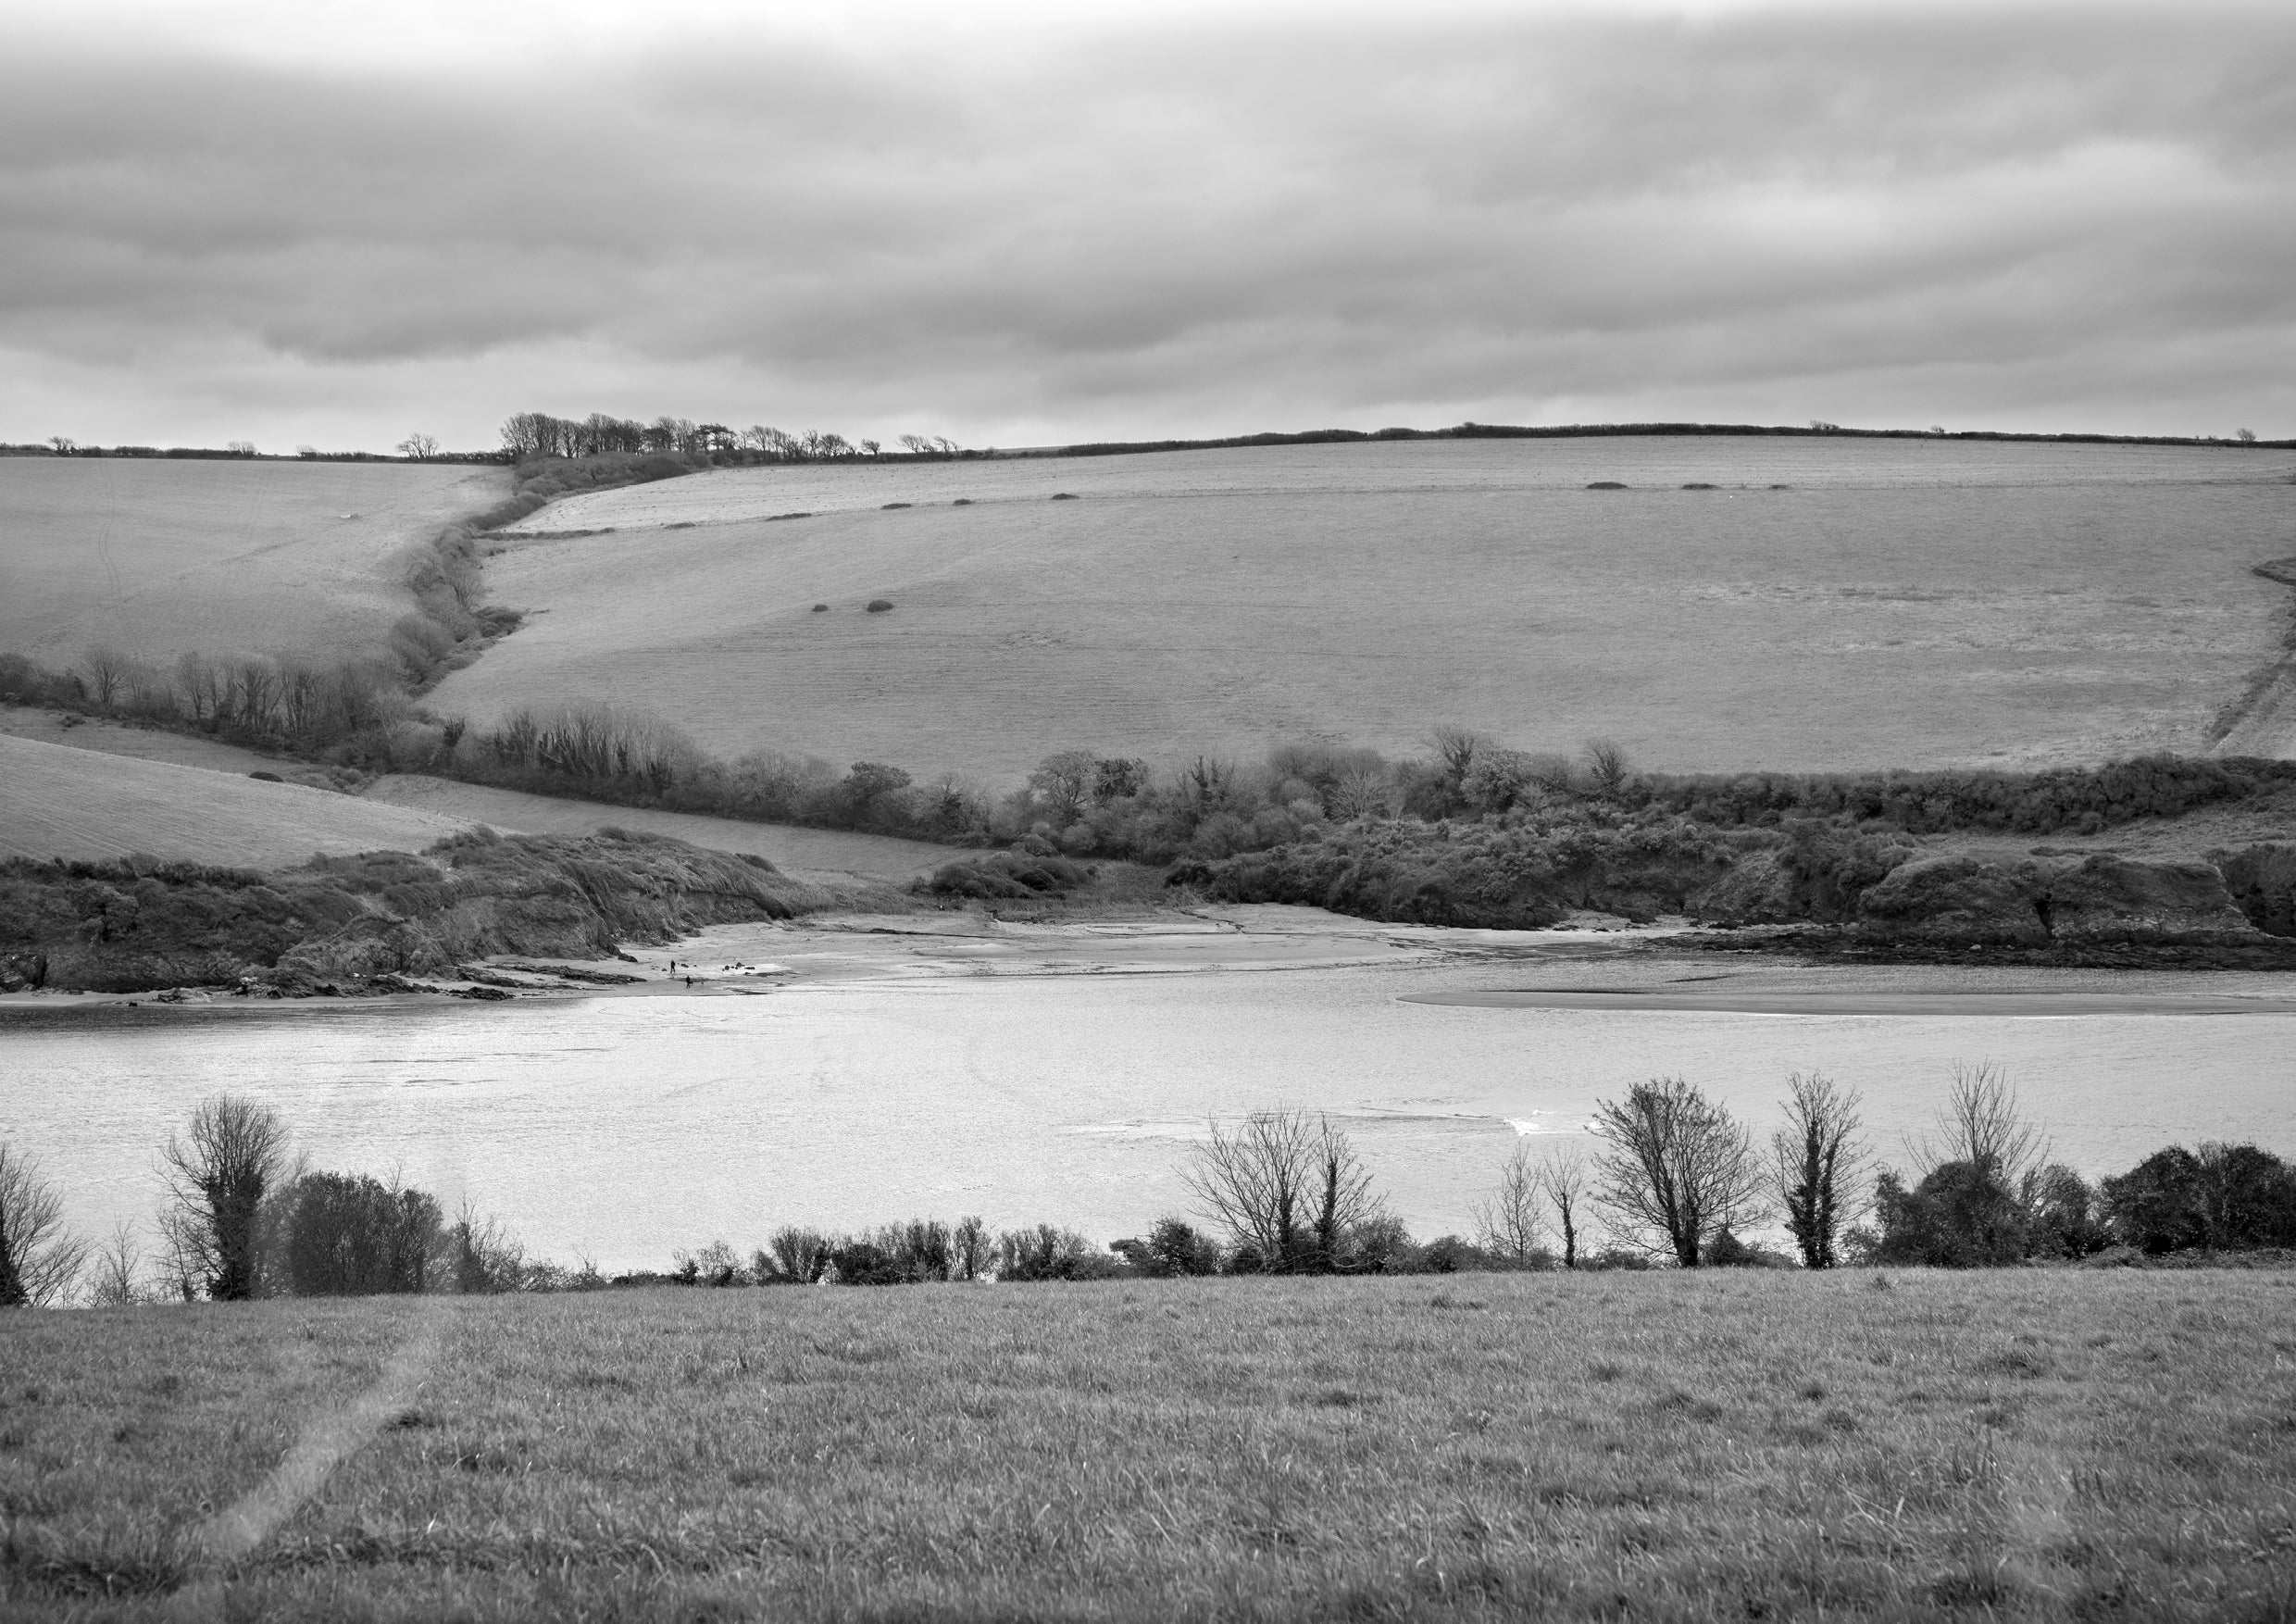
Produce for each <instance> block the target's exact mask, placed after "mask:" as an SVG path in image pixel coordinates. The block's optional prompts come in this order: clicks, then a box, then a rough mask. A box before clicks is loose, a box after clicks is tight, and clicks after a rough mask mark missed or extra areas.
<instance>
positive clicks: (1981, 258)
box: [0, 7, 2296, 438]
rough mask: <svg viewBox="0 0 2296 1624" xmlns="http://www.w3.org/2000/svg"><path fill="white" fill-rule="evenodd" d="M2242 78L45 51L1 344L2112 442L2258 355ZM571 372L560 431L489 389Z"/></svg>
mask: <svg viewBox="0 0 2296 1624" xmlns="http://www.w3.org/2000/svg"><path fill="white" fill-rule="evenodd" d="M2196 17H2197V19H2198V20H2197V21H2196V20H2195V19H2196ZM2292 67H2296V19H2291V18H2290V17H2289V16H2287V15H2284V14H2282V13H2279V12H2274V11H2266V10H2263V9H2253V10H2225V11H2221V12H2217V13H2213V14H2212V13H2195V12H2194V11H2192V10H2191V9H2190V8H2177V9H2175V10H2171V9H2168V8H2166V7H2163V8H2159V9H2154V10H2142V11H2140V10H2129V11H2117V12H2116V11H2111V10H2103V11H2088V12H2082V13H2078V14H2075V13H2071V12H2067V11H2065V10H2064V9H2062V8H2058V7H2048V8H2043V9H2037V10H2034V11H2030V12H2022V11H2016V10H2006V11H2001V12H1994V13H1982V12H1978V11H1952V10H1948V11H1942V12H1930V11H1924V12H1914V11H1910V10H1909V11H1905V12H1901V13H1891V14H1866V15H1863V16H1845V15H1842V14H1837V13H1833V12H1828V11H1820V10H1815V9H1800V8H1797V9H1794V10H1791V11H1786V12H1778V13H1762V12H1754V13H1751V14H1725V15H1723V16H1721V17H1720V18H1718V19H1713V20H1709V21H1704V22H1700V23H1690V22H1684V21H1679V20H1668V19H1655V18H1648V17H1641V18H1628V19H1619V20H1615V21H1609V20H1600V19H1589V18H1586V17H1577V18H1566V19H1560V20H1554V19H1550V20H1546V21H1542V22H1532V23H1517V22H1509V21H1503V20H1492V19H1473V18H1454V19H1449V20H1443V19H1440V18H1438V19H1432V20H1422V19H1412V20H1411V21H1410V22H1409V23H1406V22H1404V21H1403V20H1400V19H1387V20H1357V21H1355V22H1354V23H1351V24H1349V25H1347V26H1344V27H1335V28H1332V29H1329V30H1327V31H1323V32H1322V33H1320V34H1311V33H1305V32H1304V31H1301V30H1300V29H1298V28H1296V27H1282V28H1279V27H1277V26H1275V25H1274V24H1273V23H1271V22H1270V21H1268V20H1267V19H1257V20H1254V19H1252V18H1251V17H1249V16H1248V15H1247V16H1246V17H1244V18H1243V19H1242V20H1237V21H1229V22H1220V23H1209V22H1204V21H1202V20H1197V21H1194V22H1192V23H1190V24H1188V25H1186V26H1185V27H1181V26H1159V25H1154V24H1143V23H1138V22H1134V23H1129V24H1126V25H1123V26H1121V27H1109V28H1104V29H1094V28H1091V27H1086V26H1081V25H1079V26H1077V27H1074V28H1070V29H1067V30H1065V31H1064V30H1062V29H1059V28H1053V29H1051V30H1050V31H1048V33H1047V34H1046V35H1045V36H1044V37H1042V38H1039V39H1036V40H1033V41H1031V42H1030V43H1029V44H1028V46H1027V47H1026V48H1025V49H1024V48H1016V47H1015V46H1014V45H1013V44H1012V42H1011V41H1010V40H1009V38H1005V37H1003V36H1000V37H999V38H998V39H997V40H994V41H992V42H990V43H989V44H985V45H983V44H974V43H972V42H971V41H970V40H969V38H968V36H967V34H966V33H965V32H964V31H962V30H961V29H955V28H950V29H948V30H946V31H943V32H941V33H937V34H933V35H931V36H930V37H925V38H920V39H917V40H914V41H909V42H906V43H902V44H895V45H892V46H889V47H887V48H885V49H882V50H880V51H877V52H874V53H864V52H861V51H859V50H857V49H855V47H853V46H851V45H849V44H846V45H832V44H822V43H820V42H818V41H805V40H799V39H777V38H765V37H743V38H738V39H733V40H730V41H728V42H726V43H724V44H722V45H720V46H716V47H713V48H712V49H710V50H707V51H695V50H693V49H692V48H690V47H687V48H680V49H679V50H676V51H674V52H673V51H657V52H649V51H646V50H636V51H633V52H631V53H629V54H627V55H626V56H619V57H617V58H616V59H614V60H612V61H611V62H610V63H609V64H608V65H606V66H603V67H602V66H597V65H595V64H594V63H593V65H591V66H588V67H585V68H583V69H580V71H579V72H576V71H573V70H570V69H566V68H564V67H560V68H558V69H556V70H555V71H553V72H544V71H540V70H537V69H534V68H533V67H532V66H531V65H521V64H516V63H510V64H505V69H504V71H503V72H502V73H500V74H499V75H488V76H477V75H471V74H468V73H467V72H465V71H463V70H459V69H458V70H456V72H455V73H454V74H433V75H430V76H427V77H418V76H411V75H407V74H405V73H384V72H374V73H361V72H358V71H356V70H348V69H346V70H345V71H343V72H341V73H337V74H334V75H332V76H331V77H329V78H327V79H326V80H324V81H319V80H315V79H313V78H310V77H308V76H298V75H294V74H289V73H286V72H282V71H281V70H277V69H262V68H258V67H255V66H250V65H248V64H245V63H237V62H231V61H228V60H225V59H222V58H220V57H217V56H181V55H177V56H151V57H147V58H142V59H138V58H135V57H133V56H129V57H128V58H126V59H124V60H122V59H119V57H118V56H117V55H116V54H112V55H110V56H109V57H108V59H107V56H106V54H105V53H99V52H98V51H96V50H95V49H94V48H89V49H85V50H73V49H69V48H66V47H58V46H54V45H50V46H48V47H44V48H43V49H40V50H28V51H25V52H22V53H19V54H14V55H12V56H11V57H10V59H9V61H8V63H7V64H6V65H5V66H0V223H5V225H6V231H0V344H8V345H12V346H14V347H15V348H17V349H19V350H21V351H25V352H28V353H35V354H43V355H53V356H57V357H59V358H60V359H61V360H64V361H69V362H75V363H84V364H86V367H87V368H88V369H93V370H94V371H101V370H103V369H106V368H113V369H121V370H123V371H124V370H125V369H126V368H127V366H128V364H129V363H130V362H131V361H134V362H135V363H136V365H137V366H138V368H139V369H141V370H142V371H143V372H144V375H145V383H146V385H147V386H148V384H149V382H150V380H151V374H152V373H153V372H154V371H155V370H156V371H157V372H160V373H163V374H164V372H165V370H166V369H167V367H168V365H169V364H170V363H169V361H168V356H170V355H171V354H178V353H179V352H180V353H181V356H184V357H187V358H183V359H180V360H179V361H178V362H176V363H174V364H177V365H180V366H183V367H191V366H194V365H196V362H195V360H193V359H191V358H188V357H190V356H193V354H194V352H195V351H196V350H197V348H198V346H200V345H212V344H250V345H253V346H254V347H255V348H256V350H257V351H259V352H263V353H268V354H271V355H274V356H277V357H278V364H279V365H280V367H281V369H282V370H284V369H289V368H293V367H318V368H321V369H330V368H332V369H343V373H344V377H345V378H346V380H348V379H355V378H356V376H358V375H362V369H372V368H375V367H380V366H393V365H399V364H414V365H418V366H420V365H425V364H439V363H442V362H443V361H444V360H447V359H453V360H455V361H456V362H457V364H460V363H465V362H468V363H472V364H483V365H485V366H490V367H492V368H493V374H492V376H493V377H494V378H496V379H497V380H498V381H499V387H500V388H502V389H503V391H504V392H505V394H504V397H503V398H501V399H499V400H492V401H488V402H485V403H483V405H482V406H479V407H476V408H473V409H472V411H471V418H470V421H469V423H468V426H467V427H466V428H464V430H463V431H462V433H463V435H464V437H465V438H470V437H481V438H482V437H483V434H484V432H485V425H486V424H488V423H491V422H492V420H493V418H496V417H499V416H500V415H501V414H502V413H503V412H505V411H507V410H510V409H513V408H515V407H518V406H525V405H529V404H532V405H542V406H552V407H554V408H555V409H566V410H574V409H587V408H588V407H590V406H602V407H605V408H607V409H639V408H640V403H633V402H630V401H628V400H627V399H625V398H623V397H621V396H619V395H618V394H616V393H615V390H614V387H613V379H614V376H615V369H616V368H617V367H622V368H624V369H627V370H628V372H629V374H630V375H631V376H637V375H640V374H643V375H644V376H646V377H648V378H665V377H671V378H674V377H675V376H676V374H677V372H678V369H680V368H681V367H687V368H693V369H699V372H706V374H707V375H708V376H709V377H710V378H711V379H712V380H713V386H714V387H718V388H727V389H740V390H744V391H746V392H748V394H749V395H750V397H751V398H752V399H753V400H754V401H755V406H754V408H753V409H750V410H749V411H748V413H747V417H745V418H744V420H747V418H748V417H755V416H760V415H776V414H779V415H791V416H806V417H809V418H814V419H817V420H823V421H829V420H832V419H835V418H837V417H838V416H839V414H841V413H850V412H855V411H883V410H888V409H896V410H899V411H902V412H906V413H916V414H923V415H926V416H930V417H931V418H934V419H936V420H938V421H941V422H945V423H947V424H949V425H951V426H952V427H955V428H968V429H973V430H974V431H976V432H979V431H980V430H984V429H985V430H990V431H994V430H995V429H997V428H998V426H1000V425H1002V424H1005V423H1008V422H1013V421H1017V420H1022V419H1028V420H1035V421H1048V422H1065V423H1071V424H1073V431H1075V432H1078V433H1089V432H1095V431H1101V430H1102V429H1104V427H1119V428H1121V429H1123V430H1127V431H1139V430H1141V429H1143V428H1154V429H1158V430H1161V431H1173V432H1189V431H1220V430H1226V429H1230V428H1234V427H1239V426H1251V427H1259V426H1284V425H1289V424H1295V423H1302V422H1321V421H1327V420H1331V419H1332V418H1334V417H1335V416H1337V415H1339V414H1342V413H1345V412H1350V411H1353V410H1355V409H1358V408H1363V407H1368V406H1377V405H1380V404H1386V403H1396V402H1412V403H1424V404H1425V405H1426V406H1428V407H1429V409H1430V410H1432V411H1435V412H1436V413H1437V414H1438V415H1441V409H1442V408H1444V407H1446V406H1452V405H1454V404H1456V403H1474V404H1477V405H1485V404H1487V403H1494V402H1495V403H1500V404H1501V405H1502V406H1504V404H1505V403H1509V402H1514V403H1520V404H1521V405H1522V406H1525V407H1528V406H1531V405H1533V404H1535V403H1537V402H1539V401H1542V400H1548V399H1554V398H1558V397H1563V396H1569V397H1572V398H1575V399H1591V400H1595V401H1598V402H1599V401H1602V400H1605V399H1612V400H1621V401H1623V400H1649V399H1653V398H1664V397H1665V396H1666V392H1667V391H1668V390H1670V389H1672V390H1677V391H1680V392H1683V393H1684V394H1685V397H1686V398H1689V397H1695V398H1698V399H1702V400H1721V401H1727V400H1728V399H1729V398H1730V397H1731V395H1730V392H1731V390H1732V389H1733V388H1736V389H1738V390H1739V391H1740V392H1741V396H1742V397H1743V398H1745V399H1748V400H1756V399H1765V400H1766V399H1767V398H1769V397H1770V392H1771V391H1773V390H1774V389H1776V388H1778V387H1780V386H1783V385H1785V384H1788V383H1791V382H1793V381H1824V380H1826V379H1828V378H1832V379H1837V380H1839V381H1841V388H1842V389H1843V390H1844V391H1845V392H1849V393H1853V394H1856V396H1857V398H1860V399H1870V400H1872V401H1874V402H1876V403H1877V405H1879V404H1882V403H1890V404H1892V405H1893V404H1894V403H1895V402H1897V401H1900V400H1903V399H1905V398H1908V397H1918V395H1919V389H1918V387H1917V385H1918V384H1919V382H1920V381H1923V380H1928V381H1929V382H1930V383H1931V384H1933V385H1935V386H1938V387H1946V386H1950V387H1951V389H1952V390H1953V391H1954V392H1955V393H1954V394H1953V398H1951V399H1950V400H1945V401H1940V402H1939V403H1937V406H1936V408H1935V413H1934V415H1939V416H1948V415H1950V416H1953V417H1956V418H1968V417H1970V416H1972V415H1976V414H1981V413H1982V412H1984V411H1985V410H1987V409H1988V408H1989V407H1990V406H1993V405H1994V404H1996V403H2000V404H2002V405H2004V406H2022V405H2023V404H2025V403H2027V402H2028V400H2030V399H2031V398H2032V396H2033V391H2034V390H2035V389H2036V388H2041V389H2042V390H2043V393H2044V394H2049V393H2050V392H2054V394H2053V398H2054V399H2056V400H2057V401H2059V402H2061V403H2065V404H2072V403H2090V405H2091V406H2102V407H2103V408H2107V409H2109V410H2111V411H2113V412H2115V413H2118V414H2121V417H2122V418H2124V419H2125V418H2128V417H2130V416H2140V415H2141V414H2142V413H2143V412H2144V411H2145V410H2146V409H2147V401H2146V399H2145V398H2144V396H2142V395H2141V394H2139V393H2138V392H2139V391H2142V390H2151V391H2154V392H2156V393H2158V392H2161V391H2162V390H2163V387H2164V381H2165V382H2166V385H2167V387H2166V394H2168V395H2170V396H2173V397H2174V398H2176V399H2177V400H2180V401H2181V400H2185V399H2187V398H2190V399H2194V400H2202V399H2215V398H2217V397H2218V396H2222V397H2223V398H2225V399H2226V401H2227V404H2233V403H2235V402H2236V401H2238V400H2241V399H2246V398H2250V397H2254V398H2259V399H2261V398H2263V396H2261V395H2258V394H2256V392H2257V391H2258V390H2260V389H2264V388H2265V385H2266V382H2268V381H2269V380H2270V379H2271V378H2272V377H2273V376H2274V372H2273V369H2274V368H2276V367H2277V369H2278V373H2279V375H2281V376H2285V375H2286V374H2287V372H2288V365H2287V363H2288V362H2289V361H2290V360H2291V359H2296V339H2292V338H2291V335H2290V323H2291V319H2292V317H2296V311H2291V294H2290V281H2289V279H2288V278H2287V276H2286V274H2285V268H2286V267H2287V266H2288V265H2289V264H2290V263H2291V262H2296V254H2292V252H2291V251H2296V226H2292V225H2291V224H2290V222H2291V221H2296V181H2291V180H2290V176H2291V174H2292V173H2296V170H2291V168H2290V161H2289V160H2290V158H2291V157H2296V152H2292V151H2291V147H2296V99H2292V97H2296V93H2291V91H2290V88H2289V86H2290V83H2291V75H2290V69H2291V68H2292ZM2240 334H2245V335H2246V337H2247V341H2248V342H2247V343H2246V345H2245V348H2243V346H2242V344H2240V343H2238V342H2234V338H2233V335H2240ZM2148 346H2149V347H2148ZM577 350H579V351H580V352H581V353H582V354H584V355H591V356H595V357H596V359H595V360H594V362H593V363H591V364H590V373H589V374H588V375H589V376H591V377H593V378H594V380H595V381H594V383H593V384H592V385H591V387H593V389H594V393H593V394H591V395H590V396H588V397H587V398H583V399H579V400H577V399H568V400H540V399H536V398H535V397H534V396H533V395H532V394H529V393H526V392H525V390H524V389H523V388H522V386H521V379H522V378H523V377H529V376H533V375H535V372H536V366H537V364H536V360H535V358H536V357H539V356H562V355H564V354H568V353H572V352H573V351H577ZM2239 355H2246V356H2252V357H2254V358H2255V359H2254V362H2253V364H2252V365H2249V366H2245V367H2243V366H2238V365H2230V364H2229V363H2228V361H2227V357H2228V356H2239ZM2180 357H2182V359H2180ZM522 369H525V370H523V371H522ZM2206 369H2219V370H2217V371H2215V372H2213V373H2212V372H2210V371H2208V370H2206ZM543 370H548V369H543ZM577 370H580V369H579V368H578V369H577ZM697 375H698V372H697ZM744 380H745V381H744ZM194 384H195V380H192V379H190V378H189V377H188V376H187V378H186V379H185V381H184V391H185V394H186V397H187V398H189V397H190V396H191V395H193V394H197V393H198V391H197V390H196V388H195V387H194ZM162 386H163V387H165V380H164V378H163V379H162ZM123 387H124V385H123ZM346 387H353V388H356V383H355V382H353V383H346ZM2212 391H2213V392H2215V393H2214V394H2212ZM2227 392H2229V393H2228V394H2227ZM2275 398H2278V397H2275ZM1223 401H1225V402H1229V403H1232V404H1231V405H1230V406H1229V408H1228V410H1229V411H1232V410H1237V409H1242V406H1244V405H1246V404H1248V405H1249V406H1250V408H1251V409H1252V410H1254V411H1255V412H1258V411H1264V412H1266V413H1268V414H1271V415H1270V416H1267V417H1266V418H1257V419H1254V421H1252V422H1250V423H1248V424H1239V423H1237V422H1235V421H1234V420H1233V419H1232V418H1229V416H1228V415H1227V412H1226V411H1223V410H1222V408H1221V406H1220V403H1221V402H1223ZM657 404H658V406H670V407H680V402H677V401H665V402H660V403H657ZM2038 404H2042V405H2046V404H2048V402H2047V401H2046V400H2042V401H2040V402H2039V403H2038ZM389 409H391V410H393V411H398V410H401V409H403V402H402V401H401V399H400V397H399V396H397V395H396V394H393V395H392V396H391V397H390V400H389ZM680 409H690V410H702V411H706V410H709V409H712V408H711V407H710V406H706V405H705V404H703V403H701V402H698V401H697V402H694V403H693V404H692V405H691V406H682V407H680ZM722 409H724V410H726V411H739V410H740V409H741V408H740V407H738V406H734V405H731V404H729V405H727V406H724V407H723V408H722ZM1836 409H1837V410H1838V411H1841V410H1845V409H1846V408H1841V407H1837V408H1836ZM1207 414H1210V415H1214V416H1217V417H1218V418H1220V420H1218V421H1217V422H1214V421H1207V420H1206V415H1207ZM2077 426H2078V425H2077ZM2122 426H2127V425H2126V424H2125V423H2124V424H2123V425H2122ZM2161 426H2163V427H2184V426H2186V425H2181V424H2178V425H2169V424H2164V425H2161ZM2257 426H2258V427H2259V428H2260V429H2263V428H2265V427H2266V425H2265V424H2262V423H2260V424H2258V425H2257ZM40 427H41V426H39V425H27V426H26V427H25V428H24V429H23V430H19V431H16V432H17V433H22V432H29V431H32V430H34V429H39V428H40ZM855 427H856V428H859V427H862V426H861V425H858V424H856V425H855ZM2290 427H2291V428H2296V424H2291V425H2290ZM9 432H10V431H7V430H6V429H5V428H0V437H8V436H9ZM193 432H194V430H193V427H192V426H191V425H186V427H185V428H184V430H183V431H182V436H183V437H186V438H189V437H192V436H193Z"/></svg>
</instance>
